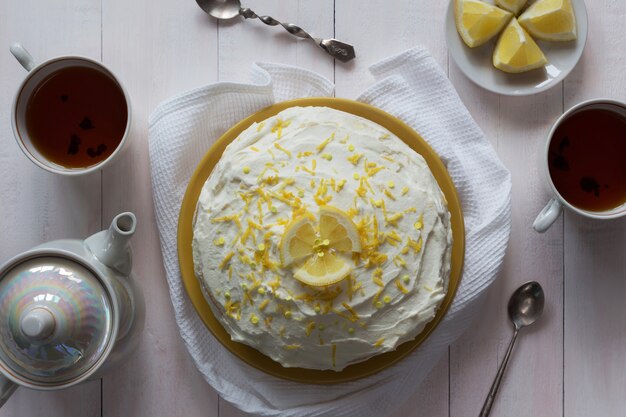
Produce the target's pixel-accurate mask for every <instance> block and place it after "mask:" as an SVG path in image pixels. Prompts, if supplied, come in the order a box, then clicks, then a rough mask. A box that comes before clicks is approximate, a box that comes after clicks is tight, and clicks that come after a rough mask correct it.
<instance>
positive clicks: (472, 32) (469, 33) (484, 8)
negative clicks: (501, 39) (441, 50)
mask: <svg viewBox="0 0 626 417" xmlns="http://www.w3.org/2000/svg"><path fill="white" fill-rule="evenodd" d="M454 16H455V21H456V29H457V31H458V32H459V35H461V38H462V39H463V42H465V44H466V45H467V46H469V47H470V48H475V47H477V46H480V45H482V44H484V43H485V42H487V41H488V40H489V39H491V38H493V37H494V36H496V35H497V34H498V33H499V32H500V31H501V30H502V28H503V27H504V26H505V25H506V24H507V22H508V21H509V20H510V19H511V17H513V14H512V13H511V12H508V11H506V10H502V9H500V8H499V7H496V6H494V5H492V4H488V3H484V2H482V1H478V0H455V7H454Z"/></svg>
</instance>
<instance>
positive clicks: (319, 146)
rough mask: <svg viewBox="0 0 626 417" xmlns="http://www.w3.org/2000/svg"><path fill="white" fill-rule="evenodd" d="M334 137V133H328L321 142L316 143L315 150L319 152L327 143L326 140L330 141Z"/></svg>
mask: <svg viewBox="0 0 626 417" xmlns="http://www.w3.org/2000/svg"><path fill="white" fill-rule="evenodd" d="M334 138H335V134H334V133H333V134H332V135H330V136H329V137H327V138H326V139H324V141H323V142H322V143H320V144H319V145H317V146H316V147H315V150H316V151H317V153H320V152H322V151H323V150H324V148H325V147H326V145H328V142H330V141H331V140H333V139H334Z"/></svg>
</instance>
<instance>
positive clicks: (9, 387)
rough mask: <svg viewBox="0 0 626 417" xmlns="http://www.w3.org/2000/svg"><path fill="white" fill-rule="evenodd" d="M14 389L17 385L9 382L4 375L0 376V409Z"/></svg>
mask: <svg viewBox="0 0 626 417" xmlns="http://www.w3.org/2000/svg"><path fill="white" fill-rule="evenodd" d="M16 389H17V385H15V384H14V383H13V382H11V381H9V380H8V379H7V378H6V377H5V376H4V375H0V407H2V406H3V405H4V403H5V402H7V400H8V399H9V397H10V396H11V394H13V393H14V392H15V390H16Z"/></svg>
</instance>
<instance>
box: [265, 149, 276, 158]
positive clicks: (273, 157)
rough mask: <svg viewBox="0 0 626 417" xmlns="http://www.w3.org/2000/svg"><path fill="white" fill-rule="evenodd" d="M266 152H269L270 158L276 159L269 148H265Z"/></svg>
mask: <svg viewBox="0 0 626 417" xmlns="http://www.w3.org/2000/svg"><path fill="white" fill-rule="evenodd" d="M267 153H269V154H270V156H271V157H272V159H276V155H275V154H274V152H272V150H271V149H268V150H267Z"/></svg>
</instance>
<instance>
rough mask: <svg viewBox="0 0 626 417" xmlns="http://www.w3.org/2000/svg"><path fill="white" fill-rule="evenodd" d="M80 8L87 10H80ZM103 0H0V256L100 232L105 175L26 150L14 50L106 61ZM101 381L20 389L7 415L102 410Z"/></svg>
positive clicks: (60, 415)
mask: <svg viewBox="0 0 626 417" xmlns="http://www.w3.org/2000/svg"><path fill="white" fill-rule="evenodd" d="M77 11H80V13H77ZM100 17H101V13H100V2H99V1H94V0H56V1H54V2H50V3H49V4H46V5H42V3H41V2H39V1H36V0H4V1H2V2H0V22H2V23H0V40H1V41H0V45H1V46H2V53H0V74H1V75H2V76H0V91H2V92H3V94H2V95H1V96H0V115H1V118H2V119H1V120H2V123H0V126H1V128H0V142H2V143H3V144H4V146H2V147H1V148H0V179H1V180H0V195H2V204H0V230H2V239H1V240H0V260H1V261H2V262H4V261H5V260H7V259H8V258H9V257H12V256H14V255H17V254H18V253H20V252H22V251H24V250H27V249H29V248H31V247H33V246H35V245H38V244H40V243H42V242H44V241H49V240H53V239H61V238H68V237H73V238H84V237H87V236H88V235H89V234H91V233H94V232H96V231H98V230H100V214H101V205H100V173H95V174H91V175H88V176H86V177H81V178H64V177H60V176H57V175H54V174H50V173H47V172H44V171H43V170H42V169H40V168H38V167H37V166H36V165H35V164H33V163H32V162H30V160H28V159H27V158H26V156H24V155H23V154H22V152H21V150H20V149H19V148H18V146H17V144H16V143H15V139H14V137H13V131H12V130H11V121H10V115H11V104H12V100H13V95H14V92H15V91H16V89H17V87H18V85H19V83H20V82H22V80H23V79H24V78H25V76H26V71H25V70H24V69H23V68H22V67H21V66H20V65H19V64H18V63H17V61H16V60H15V59H14V58H13V56H12V55H11V54H10V53H9V51H8V49H9V45H10V44H11V43H12V42H15V41H19V42H21V43H22V44H23V45H24V46H25V47H26V48H27V49H28V50H29V51H30V52H31V54H32V55H33V56H34V57H35V59H37V60H39V61H43V60H46V59H48V58H52V57H54V56H59V55H67V54H79V55H85V56H88V57H91V58H94V59H100ZM100 405H101V398H100V380H99V379H96V380H94V381H90V382H88V383H85V384H82V385H79V386H76V387H74V388H71V389H70V390H67V391H63V392H58V391H57V392H37V391H29V390H27V389H18V391H17V392H16V393H15V394H14V395H13V397H12V398H11V399H10V400H9V401H8V402H7V404H6V405H5V406H4V407H2V409H0V416H2V417H31V416H38V415H44V414H45V415H47V416H50V417H64V416H86V417H95V416H99V415H100Z"/></svg>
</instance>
